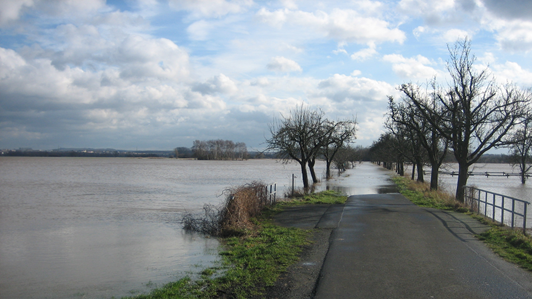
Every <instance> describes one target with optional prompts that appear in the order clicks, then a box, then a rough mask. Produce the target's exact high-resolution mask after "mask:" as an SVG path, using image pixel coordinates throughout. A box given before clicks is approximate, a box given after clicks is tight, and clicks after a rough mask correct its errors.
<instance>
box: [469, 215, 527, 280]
mask: <svg viewBox="0 0 533 299" xmlns="http://www.w3.org/2000/svg"><path fill="white" fill-rule="evenodd" d="M490 225H491V228H490V229H489V230H488V231H486V232H484V233H482V234H480V235H478V236H477V237H478V238H479V239H480V240H482V241H483V242H485V243H486V244H487V246H488V247H489V248H491V249H492V251H494V252H495V253H497V254H498V255H500V256H501V257H502V258H504V259H506V260H508V261H510V262H512V263H515V264H517V265H519V266H520V267H522V268H524V269H527V270H529V271H531V262H532V261H531V236H526V235H524V234H523V233H522V232H521V231H518V230H513V229H510V228H505V227H501V226H499V225H498V224H495V223H491V224H490Z"/></svg>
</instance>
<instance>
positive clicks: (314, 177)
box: [307, 159, 318, 184]
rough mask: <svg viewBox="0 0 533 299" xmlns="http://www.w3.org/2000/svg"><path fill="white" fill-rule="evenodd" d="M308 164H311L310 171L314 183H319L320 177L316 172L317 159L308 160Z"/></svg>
mask: <svg viewBox="0 0 533 299" xmlns="http://www.w3.org/2000/svg"><path fill="white" fill-rule="evenodd" d="M307 165H308V166H309V172H310V173H311V179H313V184H316V183H318V179H317V178H316V174H315V159H310V160H309V161H308V162H307Z"/></svg>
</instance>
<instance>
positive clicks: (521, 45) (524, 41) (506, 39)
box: [496, 21, 532, 52]
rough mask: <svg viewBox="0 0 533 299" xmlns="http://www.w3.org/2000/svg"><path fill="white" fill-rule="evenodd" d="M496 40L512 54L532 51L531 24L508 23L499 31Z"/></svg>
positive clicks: (521, 22)
mask: <svg viewBox="0 0 533 299" xmlns="http://www.w3.org/2000/svg"><path fill="white" fill-rule="evenodd" d="M496 39H497V40H498V43H499V44H500V47H501V48H502V49H503V50H506V51H510V52H521V51H531V43H532V30H531V22H524V21H512V22H508V23H506V24H505V26H504V27H502V28H501V29H500V30H498V32H497V34H496Z"/></svg>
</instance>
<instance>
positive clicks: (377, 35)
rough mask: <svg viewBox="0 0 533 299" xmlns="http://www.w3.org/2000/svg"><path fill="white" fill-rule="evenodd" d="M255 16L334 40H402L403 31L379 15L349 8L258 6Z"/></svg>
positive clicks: (273, 24)
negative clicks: (320, 8) (325, 10)
mask: <svg viewBox="0 0 533 299" xmlns="http://www.w3.org/2000/svg"><path fill="white" fill-rule="evenodd" d="M257 16H258V17H259V19H260V20H261V21H263V22H265V23H268V24H270V25H271V26H274V27H277V28H281V27H282V26H283V25H284V24H285V23H288V24H290V25H298V26H302V27H305V28H307V30H309V31H311V32H317V33H318V34H321V35H322V36H325V37H328V38H332V39H335V40H337V41H341V42H343V41H345V42H356V43H360V44H368V43H370V42H373V43H382V42H398V43H403V41H404V40H405V34H404V32H403V31H401V30H400V29H398V28H391V27H392V26H391V25H390V24H389V23H388V22H387V21H384V20H382V19H379V18H376V17H367V16H364V15H361V14H359V13H358V12H357V11H355V10H350V9H345V10H342V9H337V8H335V9H333V10H332V12H331V13H329V14H328V13H326V12H324V11H316V12H315V13H310V12H306V11H301V10H298V11H293V10H288V9H280V10H276V11H274V12H271V11H269V10H267V9H266V8H261V10H259V11H258V12H257Z"/></svg>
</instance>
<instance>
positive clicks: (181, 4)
mask: <svg viewBox="0 0 533 299" xmlns="http://www.w3.org/2000/svg"><path fill="white" fill-rule="evenodd" d="M169 4H170V7H171V8H173V9H175V10H186V11H189V12H191V14H192V16H193V17H194V18H201V17H209V18H214V17H221V16H225V15H227V14H233V13H239V12H242V11H243V10H245V9H246V8H247V7H249V6H250V5H252V4H253V1H252V0H236V1H231V0H230V1H226V0H170V1H169Z"/></svg>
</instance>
